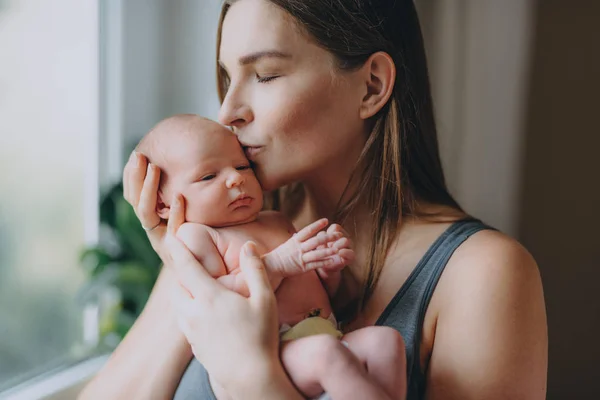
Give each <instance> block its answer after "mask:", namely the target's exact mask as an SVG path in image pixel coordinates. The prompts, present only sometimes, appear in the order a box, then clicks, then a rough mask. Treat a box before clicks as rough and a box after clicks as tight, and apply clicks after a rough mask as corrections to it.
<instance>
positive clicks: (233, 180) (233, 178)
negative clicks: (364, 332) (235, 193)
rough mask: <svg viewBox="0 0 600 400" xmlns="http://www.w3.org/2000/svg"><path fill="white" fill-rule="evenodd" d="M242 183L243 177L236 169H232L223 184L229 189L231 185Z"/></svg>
mask: <svg viewBox="0 0 600 400" xmlns="http://www.w3.org/2000/svg"><path fill="white" fill-rule="evenodd" d="M242 183H244V177H243V176H242V174H240V173H239V172H238V171H237V170H234V171H233V172H231V173H230V174H229V176H228V177H227V181H226V182H225V185H226V186H227V188H228V189H231V188H233V187H236V186H239V185H241V184H242Z"/></svg>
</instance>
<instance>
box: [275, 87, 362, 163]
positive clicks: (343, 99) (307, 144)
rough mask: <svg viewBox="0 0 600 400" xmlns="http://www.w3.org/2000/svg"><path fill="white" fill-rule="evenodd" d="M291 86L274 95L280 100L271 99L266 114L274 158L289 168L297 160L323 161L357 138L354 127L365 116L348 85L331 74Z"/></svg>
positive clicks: (358, 124) (300, 161)
mask: <svg viewBox="0 0 600 400" xmlns="http://www.w3.org/2000/svg"><path fill="white" fill-rule="evenodd" d="M284 88H286V85H282V89H284ZM287 88H288V89H289V90H287V91H285V93H278V96H273V97H274V98H275V99H277V100H278V101H277V102H276V103H275V104H274V103H273V101H272V100H271V109H270V112H267V113H265V114H264V115H265V119H264V128H263V129H264V131H266V132H270V133H271V135H270V136H271V142H272V143H271V144H272V145H273V150H274V152H273V153H272V154H271V156H270V160H272V161H276V160H280V161H281V162H282V163H285V165H286V166H287V167H289V168H291V167H292V166H293V165H292V164H297V163H302V164H308V163H312V164H319V163H320V162H323V161H324V159H325V157H328V156H331V155H333V154H332V153H331V152H332V151H335V149H340V148H342V147H344V143H350V142H353V140H352V137H351V136H352V135H353V133H352V127H353V126H354V127H358V126H360V124H361V120H360V119H359V117H358V109H356V112H353V103H352V101H353V99H352V97H351V95H349V93H347V92H348V91H347V90H346V88H345V87H342V86H334V85H333V84H332V82H331V78H329V77H328V76H327V77H324V78H321V79H319V80H316V79H315V80H312V81H311V82H310V83H309V84H308V85H307V84H304V85H303V86H302V87H300V86H299V85H297V86H294V85H287ZM282 92H283V90H282ZM296 167H298V165H296Z"/></svg>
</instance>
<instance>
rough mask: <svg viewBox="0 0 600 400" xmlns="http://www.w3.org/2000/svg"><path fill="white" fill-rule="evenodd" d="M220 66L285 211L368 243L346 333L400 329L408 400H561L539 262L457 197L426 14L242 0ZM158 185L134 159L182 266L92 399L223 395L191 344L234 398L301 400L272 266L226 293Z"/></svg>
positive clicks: (233, 117) (358, 2)
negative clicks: (188, 243)
mask: <svg viewBox="0 0 600 400" xmlns="http://www.w3.org/2000/svg"><path fill="white" fill-rule="evenodd" d="M217 62H218V88H219V92H220V95H221V98H222V107H221V112H220V115H219V119H220V122H221V123H223V124H224V125H228V126H231V127H232V128H233V130H234V132H235V133H236V134H237V135H238V138H239V141H240V142H241V143H242V145H243V146H244V147H245V149H246V154H247V156H248V157H249V158H250V159H251V160H252V161H253V163H254V166H255V171H256V173H257V176H258V178H259V180H260V182H261V184H262V186H263V188H264V189H265V190H267V191H272V194H273V196H272V197H273V199H272V204H273V205H274V206H275V207H278V208H280V209H281V210H282V211H283V212H285V213H286V214H287V215H288V216H289V217H290V218H292V220H293V221H294V225H295V226H296V228H301V227H303V226H306V225H307V224H308V223H310V222H312V221H314V220H316V219H318V218H320V217H327V218H329V219H330V220H332V221H335V222H338V223H340V224H342V226H343V227H344V228H345V229H346V230H347V231H348V233H349V235H350V236H351V238H352V239H353V241H354V244H355V251H356V255H357V260H356V262H355V263H354V264H353V265H351V266H350V267H348V268H346V270H345V272H346V273H345V274H344V275H343V284H342V285H341V289H340V291H339V293H338V295H336V296H335V298H334V299H332V301H333V303H334V305H337V312H338V315H342V316H343V318H344V322H345V324H344V329H345V331H346V332H350V331H352V330H355V329H357V328H360V327H363V326H367V325H374V324H378V325H387V326H392V327H394V328H396V329H398V330H399V332H400V333H401V334H402V337H403V338H404V344H405V348H406V362H407V385H408V391H407V398H409V399H421V398H429V399H521V398H522V399H543V398H545V391H546V368H547V328H546V315H545V307H544V299H543V292H542V286H541V280H540V276H539V272H538V269H537V266H536V263H535V261H534V260H533V259H532V257H531V256H530V254H529V253H528V252H527V251H526V250H525V249H524V248H523V247H521V246H520V245H519V244H518V243H517V242H516V241H514V240H513V239H511V238H509V237H507V236H505V235H503V234H502V233H500V232H497V231H494V230H492V229H489V228H488V227H486V226H485V225H484V224H482V223H481V222H479V221H477V220H474V219H471V218H469V217H468V215H467V214H466V213H465V212H464V211H463V210H462V209H461V208H460V207H459V205H458V204H457V203H456V202H455V201H454V199H453V198H452V196H451V195H450V194H449V193H448V190H447V188H446V185H445V182H444V175H443V172H442V167H441V163H440V158H439V153H438V145H437V139H436V129H435V123H434V115H433V107H432V101H431V96H430V88H429V81H428V73H427V66H426V61H425V53H424V48H423V41H422V37H421V32H420V27H419V23H418V18H417V14H416V12H415V9H414V5H413V2H412V0H378V1H375V0H373V1H362V0H345V1H342V0H337V1H329V0H327V1H326V0H270V1H267V0H238V1H227V2H226V3H225V4H224V6H223V11H222V16H221V23H220V25H219V43H218V55H217ZM159 176H160V171H158V169H157V168H156V167H154V166H152V165H147V162H146V160H145V158H144V157H143V155H141V154H136V155H133V156H132V158H131V159H130V161H129V162H128V164H127V166H126V168H125V172H124V185H125V197H126V198H127V200H128V201H129V202H130V203H131V204H132V205H133V206H134V208H135V210H136V212H137V215H138V217H139V218H140V220H141V222H142V224H143V225H144V226H146V227H148V229H150V231H149V236H150V239H151V241H152V243H153V245H154V247H155V249H156V250H157V252H158V253H159V254H160V255H161V257H162V258H163V260H164V261H165V264H166V265H167V267H166V269H165V270H164V271H163V273H162V274H161V277H160V278H159V281H158V283H157V285H156V287H155V289H154V292H153V295H152V296H151V298H150V300H149V302H148V305H147V306H146V309H145V310H144V312H143V314H142V315H141V316H140V318H139V319H138V321H137V322H136V324H135V326H134V327H133V329H132V330H131V332H130V333H129V335H128V336H127V337H126V338H125V340H124V341H123V342H122V344H121V345H120V346H119V348H118V349H117V350H116V351H115V353H114V355H113V356H112V358H111V360H110V361H109V362H108V364H107V366H106V367H105V368H104V370H103V371H102V372H101V373H100V374H99V375H98V376H97V377H96V379H95V380H94V381H93V382H92V383H91V384H90V385H88V387H87V388H86V390H85V392H84V396H83V397H86V398H93V397H94V396H95V395H98V397H101V398H108V397H106V396H109V397H110V398H127V399H129V398H170V397H172V396H173V395H174V393H175V391H176V389H177V387H178V386H179V390H178V391H177V395H176V398H194V399H205V398H206V399H210V398H214V395H213V393H212V390H211V388H210V385H209V382H208V378H207V374H206V372H205V370H204V369H203V368H202V367H201V366H200V364H199V363H198V361H197V360H196V359H194V360H193V361H192V363H190V364H189V366H188V365H187V364H188V362H189V359H190V358H191V357H192V355H191V352H190V350H189V349H190V344H191V345H192V346H193V348H194V354H195V355H196V358H197V359H198V360H199V361H200V362H201V363H202V364H203V365H204V367H206V370H207V371H208V372H209V374H210V377H211V381H212V382H213V384H215V386H216V384H217V383H218V387H220V388H221V389H222V390H223V391H224V392H225V393H226V394H227V395H229V396H230V397H232V398H238V397H241V398H244V399H270V398H273V399H293V398H301V396H300V395H299V393H298V392H297V391H296V390H295V389H294V387H293V385H292V384H291V382H290V381H289V379H288V378H287V376H286V374H285V371H284V370H283V368H282V366H281V363H280V361H279V358H278V353H277V349H278V347H277V346H278V338H277V334H276V321H275V320H276V305H275V303H274V300H273V298H272V296H270V295H269V291H268V285H266V284H265V282H266V281H265V279H264V275H263V274H264V273H263V272H262V270H261V268H260V265H259V263H258V262H257V261H256V259H255V258H253V257H252V254H250V255H248V256H247V258H246V261H245V263H246V267H245V268H246V269H247V270H248V271H250V272H249V275H250V276H252V277H254V278H253V279H254V280H253V285H254V286H253V287H254V291H253V294H252V295H251V296H250V298H248V299H246V298H242V297H240V296H238V295H237V294H234V293H232V292H228V291H227V290H226V289H224V288H222V287H219V286H218V285H215V282H214V281H211V280H210V278H209V277H207V276H206V275H205V274H203V273H202V266H201V265H199V264H198V263H197V262H196V261H195V260H194V259H193V257H191V256H190V254H189V252H188V251H187V250H186V249H185V247H184V246H182V244H181V242H179V241H178V240H177V239H176V238H175V237H174V232H175V231H176V228H177V226H178V224H179V223H180V221H181V220H182V215H183V207H184V200H183V199H179V202H178V203H177V204H179V207H176V208H175V209H174V210H172V217H171V219H170V224H171V231H170V232H171V233H167V227H166V224H165V223H164V222H161V221H160V219H159V217H158V216H157V215H156V212H155V208H156V188H157V186H158V180H159ZM250 248H251V246H250ZM250 253H251V252H250ZM173 293H174V295H173ZM190 293H191V294H192V296H191V297H190V295H189V294H190ZM172 298H176V299H178V300H176V301H174V302H171V301H170V299H172ZM177 321H179V323H178V322H177ZM182 332H183V333H182ZM225 332H226V333H225ZM232 343H235V345H232ZM186 367H187V372H186V373H185V375H184V376H183V379H181V377H182V375H183V373H184V370H185V369H186ZM361 379H364V384H366V385H369V384H374V383H373V382H370V381H368V377H367V376H365V377H362V378H361ZM180 380H181V381H180Z"/></svg>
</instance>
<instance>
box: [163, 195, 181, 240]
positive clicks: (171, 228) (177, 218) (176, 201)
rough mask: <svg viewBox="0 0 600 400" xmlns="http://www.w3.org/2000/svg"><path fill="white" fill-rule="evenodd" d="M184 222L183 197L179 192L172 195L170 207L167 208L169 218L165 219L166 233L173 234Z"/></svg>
mask: <svg viewBox="0 0 600 400" xmlns="http://www.w3.org/2000/svg"><path fill="white" fill-rule="evenodd" d="M184 222H185V211H184V205H183V199H182V198H181V195H180V194H179V193H176V194H175V195H174V196H173V201H172V203H171V208H170V210H169V220H168V221H167V233H168V234H170V235H173V236H175V235H176V234H177V231H178V230H179V227H180V226H181V224H183V223H184Z"/></svg>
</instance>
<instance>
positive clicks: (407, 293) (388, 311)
mask: <svg viewBox="0 0 600 400" xmlns="http://www.w3.org/2000/svg"><path fill="white" fill-rule="evenodd" d="M484 229H492V228H490V227H489V226H487V225H485V224H483V223H482V222H481V221H479V220H476V219H465V220H462V221H458V222H455V223H454V224H452V225H451V226H450V227H449V228H448V229H447V230H446V231H445V232H444V233H443V234H442V235H441V236H440V237H439V238H438V239H437V240H436V241H435V242H434V243H433V244H432V245H431V247H430V248H429V249H428V250H427V252H426V253H425V255H424V256H423V258H422V259H421V260H420V261H419V263H418V264H417V266H416V267H415V269H414V270H413V271H412V273H411V274H410V276H409V277H408V279H407V280H406V282H405V283H404V285H402V287H401V288H400V290H398V293H396V295H395V296H394V297H393V298H392V301H390V303H389V304H388V305H387V307H386V308H385V310H384V311H383V313H382V314H381V316H380V317H379V319H378V320H377V322H376V323H375V325H381V326H389V327H392V328H395V329H396V330H398V331H399V332H400V334H401V335H402V337H403V338H404V343H405V345H406V361H407V364H406V365H407V381H408V393H407V397H406V398H407V400H420V399H424V398H425V383H426V382H425V374H424V373H423V372H422V371H421V365H420V360H419V358H420V357H419V353H420V352H419V348H420V344H421V334H422V332H421V331H422V329H423V321H424V319H425V312H426V311H427V307H428V306H429V301H430V300H431V296H432V295H433V291H434V290H435V287H436V285H437V283H438V281H439V279H440V276H441V275H442V272H443V271H444V267H446V264H447V263H448V260H449V259H450V256H452V254H453V253H454V251H455V250H456V249H457V248H458V246H460V245H461V244H462V243H463V242H464V241H465V240H466V239H468V238H469V237H470V236H471V235H473V234H474V233H477V232H479V231H481V230H484ZM174 398H175V400H217V399H216V397H215V395H214V393H213V391H212V388H211V387H210V382H209V380H208V374H207V372H206V370H205V369H204V367H202V364H200V363H199V362H198V361H197V360H196V359H193V360H192V361H191V362H190V364H189V365H188V367H187V370H186V371H185V373H184V374H183V377H182V378H181V381H180V383H179V387H178V388H177V391H176V393H175V397H174ZM321 398H322V399H326V398H328V396H326V395H324V396H322V397H321Z"/></svg>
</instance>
